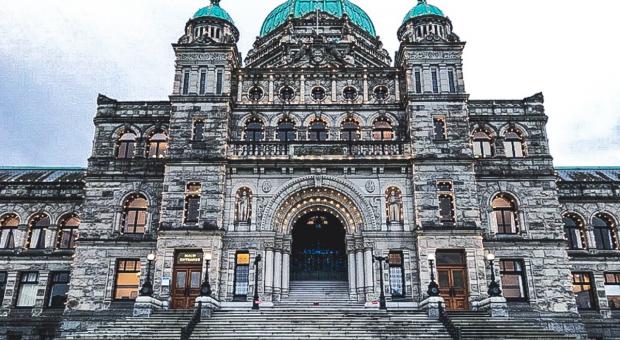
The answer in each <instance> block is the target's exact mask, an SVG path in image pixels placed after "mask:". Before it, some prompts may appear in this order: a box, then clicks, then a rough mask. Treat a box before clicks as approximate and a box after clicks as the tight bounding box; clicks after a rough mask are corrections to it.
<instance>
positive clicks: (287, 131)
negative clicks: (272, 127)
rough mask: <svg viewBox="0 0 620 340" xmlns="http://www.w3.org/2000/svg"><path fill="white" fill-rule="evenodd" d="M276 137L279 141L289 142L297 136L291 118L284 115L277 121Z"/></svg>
mask: <svg viewBox="0 0 620 340" xmlns="http://www.w3.org/2000/svg"><path fill="white" fill-rule="evenodd" d="M276 137H277V138H278V140H279V141H281V142H290V141H294V140H295V139H296V138H297V133H296V130H295V123H294V122H293V120H292V119H290V118H288V117H284V118H282V119H281V120H280V121H279V122H278V128H277V130H276Z"/></svg>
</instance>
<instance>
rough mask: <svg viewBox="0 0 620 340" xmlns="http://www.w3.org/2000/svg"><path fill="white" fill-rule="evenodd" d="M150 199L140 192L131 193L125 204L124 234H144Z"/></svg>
mask: <svg viewBox="0 0 620 340" xmlns="http://www.w3.org/2000/svg"><path fill="white" fill-rule="evenodd" d="M147 210H148V201H147V200H146V198H144V196H142V195H139V194H134V195H131V196H130V197H129V198H127V199H126V200H125V203H124V205H123V220H122V226H123V234H144V232H145V231H146V219H147Z"/></svg>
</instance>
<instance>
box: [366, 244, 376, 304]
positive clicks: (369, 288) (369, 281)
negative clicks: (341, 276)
mask: <svg viewBox="0 0 620 340" xmlns="http://www.w3.org/2000/svg"><path fill="white" fill-rule="evenodd" d="M373 274H374V273H373V261H372V248H370V247H366V249H364V277H365V281H364V287H365V288H366V289H365V290H366V294H372V293H374V292H375V282H374V275H373Z"/></svg>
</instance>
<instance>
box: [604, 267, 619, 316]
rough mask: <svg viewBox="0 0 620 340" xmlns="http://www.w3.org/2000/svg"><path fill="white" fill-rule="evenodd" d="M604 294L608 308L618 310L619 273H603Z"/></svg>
mask: <svg viewBox="0 0 620 340" xmlns="http://www.w3.org/2000/svg"><path fill="white" fill-rule="evenodd" d="M605 293H606V294H607V301H609V308H611V309H614V310H620V273H605Z"/></svg>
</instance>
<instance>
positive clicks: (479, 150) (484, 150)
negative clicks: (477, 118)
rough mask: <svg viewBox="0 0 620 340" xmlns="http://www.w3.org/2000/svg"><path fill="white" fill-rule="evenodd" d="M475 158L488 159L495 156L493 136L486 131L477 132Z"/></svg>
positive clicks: (474, 139)
mask: <svg viewBox="0 0 620 340" xmlns="http://www.w3.org/2000/svg"><path fill="white" fill-rule="evenodd" d="M473 144H474V156H475V157H478V158H487V157H492V156H493V144H492V139H491V136H490V135H489V134H488V133H486V132H484V131H476V132H474V135H473Z"/></svg>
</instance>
